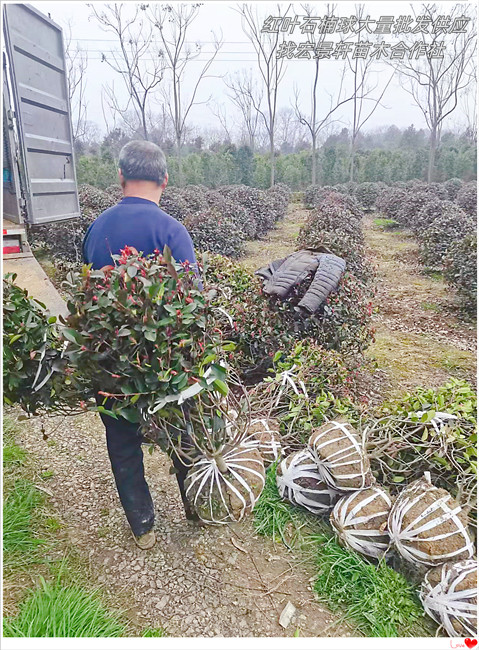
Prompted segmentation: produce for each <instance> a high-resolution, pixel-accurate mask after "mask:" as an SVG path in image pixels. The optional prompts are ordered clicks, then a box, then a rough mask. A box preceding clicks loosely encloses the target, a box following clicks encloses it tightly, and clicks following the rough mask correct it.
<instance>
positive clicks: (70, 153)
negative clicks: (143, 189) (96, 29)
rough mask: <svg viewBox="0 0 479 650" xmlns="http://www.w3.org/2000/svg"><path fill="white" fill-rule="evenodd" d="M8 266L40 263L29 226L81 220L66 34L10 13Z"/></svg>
mask: <svg viewBox="0 0 479 650" xmlns="http://www.w3.org/2000/svg"><path fill="white" fill-rule="evenodd" d="M3 34H4V47H5V49H4V51H3V52H2V58H3V61H2V65H3V113H2V118H3V122H2V133H3V193H2V199H3V209H2V228H3V261H4V270H5V268H6V269H7V270H8V264H6V262H8V261H9V260H15V259H21V258H32V257H33V256H32V252H31V249H30V246H29V244H28V237H27V232H28V231H27V226H35V225H38V224H46V223H51V222H54V221H63V220H66V219H73V218H75V217H79V216H80V206H79V201H78V188H77V180H76V171H75V156H74V147H73V144H74V143H73V133H72V119H71V107H70V100H69V92H68V79H67V66H66V58H65V50H64V41H63V33H62V29H61V27H60V26H59V25H57V24H56V23H55V22H54V21H53V20H52V19H51V18H50V17H49V16H45V15H44V14H42V13H41V12H40V11H38V10H37V9H35V8H34V7H32V6H31V5H28V4H7V5H5V6H4V7H3Z"/></svg>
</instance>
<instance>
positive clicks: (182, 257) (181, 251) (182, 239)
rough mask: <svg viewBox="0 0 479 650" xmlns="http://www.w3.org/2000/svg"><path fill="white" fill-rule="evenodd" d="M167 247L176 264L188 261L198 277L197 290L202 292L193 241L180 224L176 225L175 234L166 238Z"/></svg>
mask: <svg viewBox="0 0 479 650" xmlns="http://www.w3.org/2000/svg"><path fill="white" fill-rule="evenodd" d="M168 247H169V248H170V250H171V254H172V255H173V257H174V258H175V260H176V261H177V262H186V261H187V260H188V262H189V263H190V264H191V265H192V266H193V268H194V270H195V273H196V275H197V276H198V288H199V289H200V291H203V283H202V281H201V276H200V272H199V269H198V264H197V262H196V255H195V249H194V246H193V241H192V239H191V237H190V234H189V232H188V231H187V230H186V228H185V227H184V225H183V224H182V223H179V224H178V228H177V230H176V232H174V233H172V234H171V235H170V237H169V238H168Z"/></svg>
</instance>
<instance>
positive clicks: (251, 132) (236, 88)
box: [225, 70, 263, 151]
mask: <svg viewBox="0 0 479 650" xmlns="http://www.w3.org/2000/svg"><path fill="white" fill-rule="evenodd" d="M225 84H226V86H227V87H228V88H229V89H230V90H231V94H229V95H228V97H229V98H230V99H231V101H232V102H233V104H234V105H235V106H236V107H237V108H238V109H239V110H240V111H241V115H242V116H243V122H244V126H245V128H246V132H247V134H248V146H249V147H250V149H251V150H252V151H254V149H255V138H256V133H257V131H258V120H259V117H260V114H259V112H258V111H257V110H255V109H254V108H253V106H261V101H262V99H263V90H262V89H261V88H259V87H258V84H257V83H256V81H254V80H253V75H252V72H251V70H249V71H246V70H242V71H241V72H236V73H235V74H234V75H232V76H230V77H227V78H226V79H225Z"/></svg>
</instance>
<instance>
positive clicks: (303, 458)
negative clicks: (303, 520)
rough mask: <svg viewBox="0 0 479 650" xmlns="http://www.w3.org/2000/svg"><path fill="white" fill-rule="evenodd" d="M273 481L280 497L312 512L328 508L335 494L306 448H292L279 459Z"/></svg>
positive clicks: (336, 493) (321, 512)
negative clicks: (293, 449)
mask: <svg viewBox="0 0 479 650" xmlns="http://www.w3.org/2000/svg"><path fill="white" fill-rule="evenodd" d="M276 484H277V486H278V490H279V494H280V496H281V498H282V499H284V500H285V501H289V502H290V503H293V504H294V505H297V506H302V507H303V508H306V509H307V510H309V511H310V512H313V513H314V514H315V515H322V514H327V513H328V512H330V510H331V508H332V507H333V505H334V503H335V501H336V499H337V498H338V497H339V493H338V492H337V491H336V490H334V489H333V488H331V486H329V485H327V483H325V482H324V481H323V479H322V477H321V474H320V473H319V471H318V466H317V464H316V462H315V460H314V458H313V457H312V455H311V452H310V450H309V449H301V450H300V451H295V452H293V453H292V454H290V455H289V456H287V457H286V458H284V459H283V460H282V461H281V462H280V463H279V465H278V467H277V469H276Z"/></svg>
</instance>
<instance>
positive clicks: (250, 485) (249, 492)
mask: <svg viewBox="0 0 479 650" xmlns="http://www.w3.org/2000/svg"><path fill="white" fill-rule="evenodd" d="M222 460H223V461H224V463H225V465H226V471H223V472H221V471H220V469H219V467H218V463H217V462H216V460H215V459H214V458H205V457H204V458H201V459H200V460H199V461H197V462H196V463H195V464H194V465H193V467H192V468H191V470H190V472H189V473H188V476H187V477H186V480H185V488H186V495H187V497H188V499H189V501H190V503H191V504H192V506H193V508H194V509H195V510H196V512H197V513H198V516H199V517H200V519H201V520H202V521H204V522H205V523H207V524H227V523H230V522H235V521H241V520H242V519H243V518H244V517H245V515H247V514H249V513H250V512H251V511H252V509H253V507H254V505H255V503H256V500H257V499H258V497H259V495H260V494H261V492H262V491H263V488H264V484H265V471H264V464H263V460H262V458H261V455H260V453H259V451H258V450H257V449H247V448H245V447H242V446H241V445H240V446H238V447H235V448H233V449H230V450H229V451H227V452H225V453H224V454H223V455H222ZM220 464H221V465H223V463H220Z"/></svg>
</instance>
